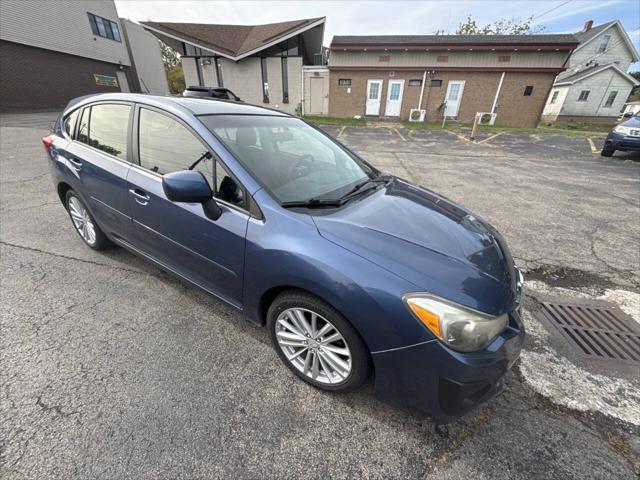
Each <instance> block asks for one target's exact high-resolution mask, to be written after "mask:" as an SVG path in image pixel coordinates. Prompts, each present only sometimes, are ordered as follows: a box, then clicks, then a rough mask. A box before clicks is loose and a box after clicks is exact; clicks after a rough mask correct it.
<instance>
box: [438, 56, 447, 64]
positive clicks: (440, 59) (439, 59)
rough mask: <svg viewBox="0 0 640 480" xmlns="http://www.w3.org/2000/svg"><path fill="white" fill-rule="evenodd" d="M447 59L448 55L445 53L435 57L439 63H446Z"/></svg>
mask: <svg viewBox="0 0 640 480" xmlns="http://www.w3.org/2000/svg"><path fill="white" fill-rule="evenodd" d="M448 61H449V57H448V56H447V55H438V56H437V57H436V62H439V63H446V62H448Z"/></svg>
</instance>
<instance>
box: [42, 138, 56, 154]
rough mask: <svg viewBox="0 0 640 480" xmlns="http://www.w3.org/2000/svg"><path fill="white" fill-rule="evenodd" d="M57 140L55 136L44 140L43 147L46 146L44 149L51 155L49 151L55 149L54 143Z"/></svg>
mask: <svg viewBox="0 0 640 480" xmlns="http://www.w3.org/2000/svg"><path fill="white" fill-rule="evenodd" d="M55 139H56V136H55V135H53V134H52V135H47V136H46V137H44V138H43V139H42V145H44V149H45V151H46V152H47V153H49V150H51V147H53V141H54V140H55Z"/></svg>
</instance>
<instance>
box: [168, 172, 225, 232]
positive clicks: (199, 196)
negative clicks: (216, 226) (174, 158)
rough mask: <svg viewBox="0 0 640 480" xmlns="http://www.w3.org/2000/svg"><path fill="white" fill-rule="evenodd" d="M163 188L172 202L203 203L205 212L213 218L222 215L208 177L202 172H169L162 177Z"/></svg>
mask: <svg viewBox="0 0 640 480" xmlns="http://www.w3.org/2000/svg"><path fill="white" fill-rule="evenodd" d="M162 189H163V190H164V194H165V195H166V196H167V198H168V199H169V200H171V201H172V202H184V203H201V204H202V208H203V209H204V212H205V214H206V215H207V216H208V217H209V218H211V219H212V220H217V219H218V218H220V215H222V209H221V208H220V206H219V205H218V204H217V203H216V202H215V200H214V199H213V192H212V191H211V187H210V186H209V183H208V182H207V179H206V178H204V175H202V173H200V172H196V171H193V170H182V171H179V172H171V173H167V174H166V175H164V176H163V177H162Z"/></svg>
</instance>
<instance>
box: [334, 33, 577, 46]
mask: <svg viewBox="0 0 640 480" xmlns="http://www.w3.org/2000/svg"><path fill="white" fill-rule="evenodd" d="M577 43H578V40H577V38H576V37H575V36H574V35H573V34H564V33H562V34H545V35H336V36H335V37H333V40H332V42H331V46H332V47H335V46H338V45H339V46H342V45H389V46H391V45H399V46H401V45H424V46H428V45H506V44H513V45H549V44H567V45H571V44H574V45H575V44H577Z"/></svg>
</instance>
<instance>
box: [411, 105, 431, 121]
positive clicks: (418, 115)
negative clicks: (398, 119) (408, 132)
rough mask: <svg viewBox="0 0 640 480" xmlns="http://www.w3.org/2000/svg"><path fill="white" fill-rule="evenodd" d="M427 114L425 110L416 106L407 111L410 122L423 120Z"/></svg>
mask: <svg viewBox="0 0 640 480" xmlns="http://www.w3.org/2000/svg"><path fill="white" fill-rule="evenodd" d="M426 114H427V111H426V110H420V109H418V108H412V109H411V110H410V111H409V121H410V122H424V117H425V115H426Z"/></svg>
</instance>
